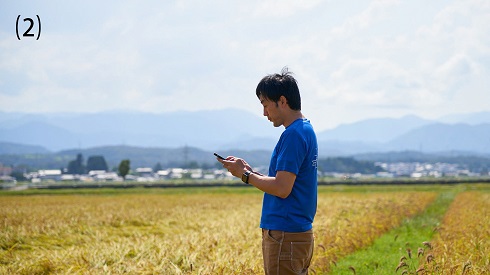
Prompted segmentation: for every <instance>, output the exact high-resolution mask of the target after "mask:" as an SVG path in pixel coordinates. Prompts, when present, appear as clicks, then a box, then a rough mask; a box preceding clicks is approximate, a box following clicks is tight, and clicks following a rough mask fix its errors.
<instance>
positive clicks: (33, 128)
mask: <svg viewBox="0 0 490 275" xmlns="http://www.w3.org/2000/svg"><path fill="white" fill-rule="evenodd" d="M237 122H239V123H237ZM279 132H280V130H279V129H275V128H274V127H271V125H270V122H268V121H267V120H266V119H264V118H262V117H260V116H256V115H254V114H252V113H250V112H246V111H242V110H237V109H227V110H218V111H199V112H173V113H162V114H151V113H141V112H104V113H96V114H47V115H32V114H24V115H22V114H19V113H15V114H12V113H4V112H0V141H5V142H16V143H22V144H30V145H41V146H44V147H46V148H47V149H49V150H52V151H60V150H66V149H71V148H90V147H97V146H107V145H130V146H143V147H166V148H168V147H181V146H186V145H187V146H192V147H198V148H203V149H210V150H213V149H216V148H221V147H222V145H223V144H226V143H234V142H235V141H236V140H239V139H240V140H243V139H245V138H248V139H253V138H256V137H258V138H263V137H271V136H273V137H275V136H278V133H279Z"/></svg>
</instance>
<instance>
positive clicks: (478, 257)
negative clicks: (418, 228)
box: [419, 192, 490, 274]
mask: <svg viewBox="0 0 490 275" xmlns="http://www.w3.org/2000/svg"><path fill="white" fill-rule="evenodd" d="M419 272H421V273H422V272H423V273H425V274H433V273H436V274H490V194H489V193H482V192H463V193H461V194H459V195H458V196H457V197H456V198H455V200H454V202H453V203H452V204H451V206H450V208H449V210H448V211H447V212H446V214H445V216H444V219H443V222H442V224H441V226H440V228H439V231H438V234H437V235H436V237H435V239H434V241H433V242H432V250H431V251H430V252H429V253H427V254H426V255H425V261H424V263H423V264H422V265H421V266H420V268H419Z"/></svg>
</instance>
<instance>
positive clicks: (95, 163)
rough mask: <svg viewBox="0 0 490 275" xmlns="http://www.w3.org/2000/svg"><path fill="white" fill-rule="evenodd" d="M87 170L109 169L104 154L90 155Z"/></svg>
mask: <svg viewBox="0 0 490 275" xmlns="http://www.w3.org/2000/svg"><path fill="white" fill-rule="evenodd" d="M87 170H88V171H93V170H104V171H107V170H109V168H108V166H107V162H106V161H105V158H104V157H103V156H90V157H89V158H88V160H87Z"/></svg>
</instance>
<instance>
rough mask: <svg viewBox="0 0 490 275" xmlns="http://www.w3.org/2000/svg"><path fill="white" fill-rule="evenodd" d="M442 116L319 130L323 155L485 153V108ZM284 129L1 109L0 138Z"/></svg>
mask: <svg viewBox="0 0 490 275" xmlns="http://www.w3.org/2000/svg"><path fill="white" fill-rule="evenodd" d="M441 120H444V121H446V122H441V121H436V120H427V119H422V118H420V117H417V116H405V117H401V118H377V119H366V120H362V121H358V122H355V123H350V124H343V125H340V126H338V127H336V128H334V129H329V130H325V131H318V132H317V136H318V142H319V151H320V157H322V156H325V157H327V156H328V157H332V156H347V155H354V154H360V153H370V152H388V151H404V150H419V151H422V152H441V151H455V150H457V151H465V152H470V153H473V154H482V153H490V144H489V140H490V129H489V124H490V112H480V113H474V114H459V115H453V116H446V117H444V118H442V119H441ZM448 121H451V123H449V122H448ZM313 125H315V123H314V121H313ZM283 129H284V128H283V127H278V128H274V127H272V125H271V123H270V122H269V121H267V119H265V118H263V117H261V116H257V115H255V114H252V113H250V112H247V111H243V110H237V109H226V110H215V111H198V112H172V113H162V114H151V113H142V112H103V113H94V114H63V113H57V114H46V115H37V114H23V113H6V112H0V142H7V143H17V144H22V145H31V146H42V147H44V148H46V150H49V151H52V152H58V151H63V150H75V149H76V150H78V151H79V150H82V149H84V148H98V147H110V146H121V145H122V146H129V147H131V146H133V147H143V148H183V147H185V146H189V147H192V148H199V149H201V150H203V151H208V152H212V151H225V150H243V151H244V152H247V151H250V150H266V151H268V152H270V151H271V150H272V149H273V147H274V146H275V144H276V142H277V140H278V138H279V136H280V134H281V132H282V131H283ZM31 148H33V147H31ZM19 150H20V149H19ZM22 150H24V149H22ZM28 151H29V150H28ZM34 151H36V150H34ZM22 152H27V151H22ZM36 152H37V151H36ZM0 154H1V152H0Z"/></svg>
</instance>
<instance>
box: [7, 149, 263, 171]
mask: <svg viewBox="0 0 490 275" xmlns="http://www.w3.org/2000/svg"><path fill="white" fill-rule="evenodd" d="M219 153H220V154H221V155H222V156H228V155H235V156H239V157H243V158H245V159H246V160H247V161H248V162H249V163H250V164H251V165H253V166H254V167H267V166H268V165H269V159H270V154H271V151H266V150H250V151H241V150H223V151H219ZM78 154H82V157H83V159H84V161H87V159H88V158H89V157H90V156H103V157H104V159H105V160H106V162H107V165H108V167H109V168H110V169H112V168H115V167H117V166H118V165H119V163H120V162H121V161H122V160H123V159H129V160H130V161H131V167H133V168H135V167H151V168H153V167H155V166H156V164H157V163H160V165H161V166H162V167H163V168H167V167H187V166H195V165H197V166H199V167H202V166H208V167H221V164H220V163H218V162H217V161H216V157H215V156H214V155H213V151H204V150H201V149H199V148H194V147H176V148H158V147H135V146H102V147H92V148H88V149H74V150H64V151H60V152H57V153H51V152H45V153H41V152H40V153H38V154H32V152H29V153H18V154H0V163H2V164H4V165H12V166H28V167H30V168H33V169H63V168H66V167H67V166H68V163H69V162H70V161H71V160H75V159H76V157H77V155H78Z"/></svg>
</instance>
